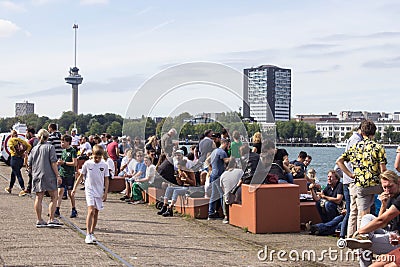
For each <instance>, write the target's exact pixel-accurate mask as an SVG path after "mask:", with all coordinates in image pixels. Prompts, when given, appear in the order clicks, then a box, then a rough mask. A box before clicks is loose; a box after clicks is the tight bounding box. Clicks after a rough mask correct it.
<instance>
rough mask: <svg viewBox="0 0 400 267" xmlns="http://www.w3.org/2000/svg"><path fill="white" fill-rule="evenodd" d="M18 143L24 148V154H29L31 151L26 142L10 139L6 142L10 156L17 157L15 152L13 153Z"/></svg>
mask: <svg viewBox="0 0 400 267" xmlns="http://www.w3.org/2000/svg"><path fill="white" fill-rule="evenodd" d="M18 141H19V142H21V143H23V144H24V145H25V146H26V152H27V153H29V151H31V148H32V147H31V145H30V144H29V143H28V142H26V141H25V140H23V139H21V138H19V137H12V138H10V140H8V143H7V145H8V147H9V148H10V154H11V156H17V152H16V151H15V148H14V147H15V146H16V145H18Z"/></svg>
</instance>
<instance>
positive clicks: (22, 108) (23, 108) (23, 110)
mask: <svg viewBox="0 0 400 267" xmlns="http://www.w3.org/2000/svg"><path fill="white" fill-rule="evenodd" d="M33 113H35V104H33V103H28V101H25V102H23V103H15V117H19V116H24V115H28V114H33Z"/></svg>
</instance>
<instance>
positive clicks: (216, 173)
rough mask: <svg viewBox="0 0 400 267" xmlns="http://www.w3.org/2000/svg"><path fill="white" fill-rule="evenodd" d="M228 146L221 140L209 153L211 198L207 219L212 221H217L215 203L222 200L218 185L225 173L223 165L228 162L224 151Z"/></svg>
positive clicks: (226, 141)
mask: <svg viewBox="0 0 400 267" xmlns="http://www.w3.org/2000/svg"><path fill="white" fill-rule="evenodd" d="M228 146H229V141H228V140H227V139H221V145H220V147H218V148H216V149H214V151H213V152H212V153H211V167H212V171H211V175H210V185H211V197H210V202H209V205H208V219H209V220H214V219H219V218H220V217H219V214H218V211H217V210H216V205H217V201H218V200H219V201H221V200H222V195H223V191H222V189H221V186H220V185H219V184H220V182H219V178H220V177H221V175H222V173H223V172H224V171H225V163H228V162H229V158H228V155H227V154H226V152H225V149H226V148H227V147H228ZM222 204H223V203H221V205H222Z"/></svg>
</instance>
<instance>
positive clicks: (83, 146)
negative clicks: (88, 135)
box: [79, 142, 92, 155]
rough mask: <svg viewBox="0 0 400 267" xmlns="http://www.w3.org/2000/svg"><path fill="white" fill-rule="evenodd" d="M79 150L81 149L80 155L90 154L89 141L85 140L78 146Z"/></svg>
mask: <svg viewBox="0 0 400 267" xmlns="http://www.w3.org/2000/svg"><path fill="white" fill-rule="evenodd" d="M79 151H81V155H82V154H86V155H90V154H92V146H91V145H90V144H89V142H85V143H83V144H81V145H80V146H79Z"/></svg>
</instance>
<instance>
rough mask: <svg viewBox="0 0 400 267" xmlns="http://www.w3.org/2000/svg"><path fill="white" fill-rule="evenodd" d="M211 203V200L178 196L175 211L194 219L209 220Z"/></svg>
mask: <svg viewBox="0 0 400 267" xmlns="http://www.w3.org/2000/svg"><path fill="white" fill-rule="evenodd" d="M209 202H210V199H209V198H191V197H186V196H178V200H177V201H176V204H175V209H176V211H177V212H178V213H181V214H186V215H190V217H192V218H196V219H207V218H208V203H209Z"/></svg>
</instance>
